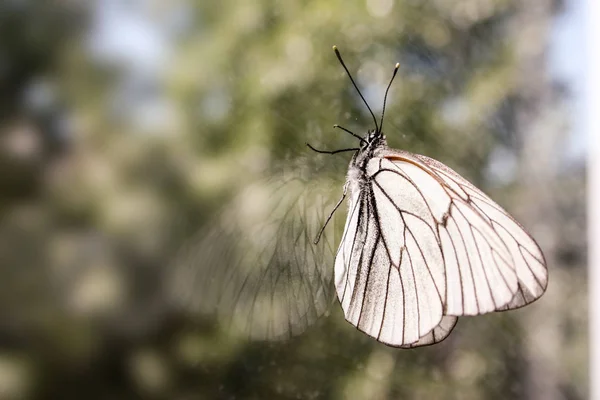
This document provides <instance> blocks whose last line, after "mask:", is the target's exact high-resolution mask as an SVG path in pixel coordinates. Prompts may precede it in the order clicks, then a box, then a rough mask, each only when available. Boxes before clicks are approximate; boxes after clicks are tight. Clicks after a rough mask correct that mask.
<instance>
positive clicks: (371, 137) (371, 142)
mask: <svg viewBox="0 0 600 400" xmlns="http://www.w3.org/2000/svg"><path fill="white" fill-rule="evenodd" d="M382 145H386V140H385V135H384V134H383V133H382V132H381V131H379V130H377V129H371V130H369V131H367V133H366V135H365V136H364V137H363V140H362V141H361V150H367V149H374V148H376V147H380V146H382Z"/></svg>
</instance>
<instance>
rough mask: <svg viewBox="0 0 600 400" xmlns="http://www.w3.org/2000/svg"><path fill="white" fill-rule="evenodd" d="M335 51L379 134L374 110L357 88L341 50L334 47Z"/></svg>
mask: <svg viewBox="0 0 600 400" xmlns="http://www.w3.org/2000/svg"><path fill="white" fill-rule="evenodd" d="M333 51H335V55H336V56H337V58H338V60H340V64H342V67H344V69H345V70H346V73H347V74H348V77H349V78H350V80H351V81H352V84H353V85H354V88H355V89H356V91H357V92H358V94H359V95H360V98H361V99H362V101H363V102H364V103H365V106H367V109H368V110H369V112H370V113H371V117H373V122H374V123H375V130H376V131H377V132H379V126H378V125H377V118H375V114H373V110H371V107H369V104H368V103H367V100H365V98H364V97H363V95H362V93H361V92H360V90H359V89H358V86H356V82H354V79H352V75H351V74H350V71H348V68H347V67H346V64H344V60H342V56H341V54H340V52H339V50H338V49H337V46H333Z"/></svg>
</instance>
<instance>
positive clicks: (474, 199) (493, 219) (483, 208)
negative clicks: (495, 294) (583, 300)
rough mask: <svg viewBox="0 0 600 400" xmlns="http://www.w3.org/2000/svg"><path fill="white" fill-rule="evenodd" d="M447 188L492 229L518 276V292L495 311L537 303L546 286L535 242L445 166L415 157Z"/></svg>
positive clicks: (504, 213)
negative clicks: (508, 253)
mask: <svg viewBox="0 0 600 400" xmlns="http://www.w3.org/2000/svg"><path fill="white" fill-rule="evenodd" d="M415 157H417V158H418V159H419V160H421V161H423V163H425V164H426V165H427V166H428V167H429V169H430V171H431V172H432V173H434V174H435V175H436V176H437V177H438V178H439V179H440V180H441V181H442V182H444V184H445V185H446V186H447V189H448V193H449V194H450V196H452V197H454V198H457V199H458V198H460V200H457V201H465V202H466V203H467V204H468V205H469V206H470V207H471V208H473V209H474V210H475V211H477V212H478V214H479V215H480V216H481V217H482V218H483V219H484V220H485V221H486V222H487V223H488V224H489V225H490V226H491V227H492V229H493V230H494V231H495V232H496V234H497V235H498V236H499V237H500V238H501V239H502V241H503V242H504V243H505V245H506V246H507V248H508V249H509V251H510V253H511V256H512V259H513V263H514V264H513V265H514V267H515V270H516V272H517V278H518V290H517V292H516V293H515V294H514V296H513V298H512V299H511V301H510V302H509V303H507V304H505V305H504V306H502V307H498V308H497V309H496V310H498V311H502V310H511V309H515V308H520V307H523V306H525V305H527V304H529V303H531V302H533V301H535V300H537V299H538V298H539V297H540V296H541V295H542V294H544V292H545V291H546V287H547V286H548V270H547V267H546V260H545V258H544V255H543V253H542V251H541V249H540V247H539V246H538V244H537V243H536V242H535V240H534V239H533V238H532V237H531V236H530V235H529V234H528V233H527V231H526V230H525V228H524V227H523V226H521V224H519V223H518V222H517V221H516V220H515V219H514V218H513V217H512V216H511V215H510V214H509V213H507V212H506V211H505V210H504V209H503V208H502V207H500V206H499V205H498V204H496V203H495V202H494V201H493V200H492V199H490V198H489V197H488V196H487V195H486V194H485V193H483V192H482V191H481V190H479V189H478V188H477V187H475V186H474V185H473V184H471V183H470V182H468V181H467V180H466V179H465V178H463V177H462V176H460V175H459V174H458V173H456V172H455V171H453V170H452V169H451V168H449V167H447V166H446V165H444V164H442V163H440V162H439V161H436V160H434V159H432V158H429V157H426V156H422V155H415Z"/></svg>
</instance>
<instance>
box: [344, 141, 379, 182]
mask: <svg viewBox="0 0 600 400" xmlns="http://www.w3.org/2000/svg"><path fill="white" fill-rule="evenodd" d="M363 139H364V141H363V142H362V145H361V147H360V149H359V150H358V151H357V152H356V153H355V154H354V156H353V157H352V160H350V165H349V167H348V175H347V177H346V182H347V183H348V185H349V187H348V188H349V190H350V193H356V192H358V191H360V190H361V187H362V186H363V185H364V184H365V183H366V182H367V163H368V162H369V160H371V159H372V158H373V157H377V154H378V153H380V152H381V151H382V150H385V149H387V142H386V139H385V135H383V134H382V133H381V132H376V131H369V132H367V134H366V135H365V136H364V138H363Z"/></svg>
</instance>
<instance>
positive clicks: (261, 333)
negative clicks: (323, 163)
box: [170, 180, 337, 340]
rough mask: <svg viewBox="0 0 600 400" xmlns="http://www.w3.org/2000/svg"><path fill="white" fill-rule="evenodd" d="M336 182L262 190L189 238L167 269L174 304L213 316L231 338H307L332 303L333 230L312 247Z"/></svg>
mask: <svg viewBox="0 0 600 400" xmlns="http://www.w3.org/2000/svg"><path fill="white" fill-rule="evenodd" d="M333 187H337V185H334V184H333V182H321V183H319V182H311V184H310V185H308V184H307V183H306V182H304V181H301V180H292V181H289V182H287V183H285V184H281V183H274V182H261V183H259V184H255V185H252V186H251V187H249V188H248V189H247V190H244V191H243V193H242V194H241V195H240V196H239V198H237V199H235V200H234V201H233V202H232V203H230V204H228V205H227V206H226V207H224V211H223V213H221V214H220V215H218V216H217V217H215V219H214V220H213V221H212V222H211V223H209V224H208V225H207V226H206V227H205V229H203V230H201V231H200V232H199V233H198V234H196V235H195V236H194V237H192V238H191V239H190V240H189V241H188V242H187V243H186V244H185V245H184V246H183V247H182V249H181V250H180V251H179V253H178V254H177V256H176V258H175V259H174V261H173V263H172V265H171V266H170V268H171V270H172V273H173V278H172V280H171V285H170V288H171V293H172V294H173V298H174V300H176V302H177V304H178V305H180V306H183V307H184V309H185V310H188V311H189V312H192V313H198V314H200V315H207V316H215V317H216V318H217V319H218V321H219V322H220V323H221V325H222V326H223V327H224V328H225V329H227V330H230V331H232V332H233V333H234V334H236V335H242V336H247V337H250V338H253V339H266V340H269V339H281V338H287V337H289V336H292V335H295V334H298V333H300V332H302V331H304V330H305V329H306V328H307V327H308V326H310V324H312V323H313V322H314V321H315V320H316V319H317V318H318V317H319V316H320V315H322V314H323V313H325V312H326V311H327V310H328V308H329V306H330V305H331V304H332V300H333V288H332V285H331V279H332V275H333V274H332V271H331V265H332V264H333V256H334V237H333V234H334V230H333V227H334V223H330V226H329V228H328V229H327V230H326V231H325V234H324V235H323V236H322V238H321V241H320V242H319V244H318V245H314V244H313V240H314V238H315V236H316V234H317V232H318V231H319V229H320V227H321V226H322V224H323V222H324V220H325V217H326V213H327V212H329V211H330V210H331V209H332V208H333V206H334V204H335V197H332V195H333V194H332V193H331V191H330V189H329V188H333Z"/></svg>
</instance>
